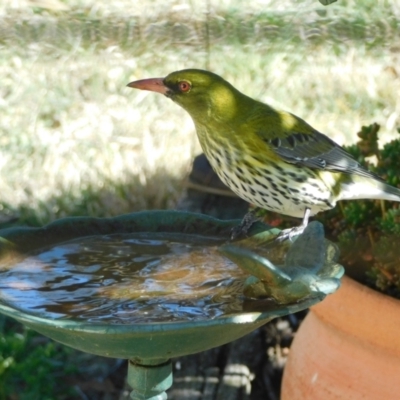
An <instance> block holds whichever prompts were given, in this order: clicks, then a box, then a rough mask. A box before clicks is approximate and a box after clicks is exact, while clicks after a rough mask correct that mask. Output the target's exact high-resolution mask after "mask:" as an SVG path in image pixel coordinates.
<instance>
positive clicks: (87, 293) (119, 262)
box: [0, 233, 248, 324]
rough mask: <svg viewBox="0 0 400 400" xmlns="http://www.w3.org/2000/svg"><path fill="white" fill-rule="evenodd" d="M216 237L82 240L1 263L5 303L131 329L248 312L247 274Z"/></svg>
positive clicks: (130, 236)
mask: <svg viewBox="0 0 400 400" xmlns="http://www.w3.org/2000/svg"><path fill="white" fill-rule="evenodd" d="M219 243H220V241H219V242H218V241H217V239H216V238H215V239H214V238H210V237H207V238H204V237H200V236H196V237H194V236H193V235H190V236H187V235H186V236H185V235H182V234H175V235H174V236H173V237H171V235H170V236H169V238H168V240H166V239H165V236H164V237H163V236H162V235H160V236H159V237H157V234H155V233H152V234H151V236H150V234H147V235H146V234H140V235H138V234H113V235H104V236H91V237H84V238H79V239H77V240H72V241H68V242H64V243H60V244H57V245H55V246H52V247H49V248H43V249H41V250H39V251H36V252H34V253H31V254H28V255H25V256H24V257H21V259H19V260H18V261H17V262H16V261H15V259H14V260H13V261H12V262H11V263H10V262H9V263H3V264H0V297H1V298H2V300H3V301H4V302H7V303H8V304H9V305H11V306H12V307H15V308H18V309H20V310H22V311H24V312H27V313H30V314H38V315H39V314H40V316H42V317H49V318H54V319H58V318H63V319H65V318H72V319H75V320H85V321H90V322H91V323H96V322H98V323H104V322H106V323H107V322H109V323H112V324H132V323H145V322H147V323H148V322H164V321H187V320H201V319H210V318H215V317H218V316H221V315H224V314H231V313H235V312H240V311H242V304H243V296H242V286H243V282H244V280H245V279H246V277H247V276H248V275H247V274H245V273H244V272H243V271H242V270H241V269H240V268H239V267H238V266H236V265H235V264H234V263H233V262H231V261H229V260H227V259H226V258H224V257H223V256H222V255H220V254H219V253H218V251H217V250H216V245H217V244H219Z"/></svg>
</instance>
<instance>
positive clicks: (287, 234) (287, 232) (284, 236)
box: [275, 225, 307, 242]
mask: <svg viewBox="0 0 400 400" xmlns="http://www.w3.org/2000/svg"><path fill="white" fill-rule="evenodd" d="M306 227H307V225H299V226H295V227H294V228H289V229H284V230H282V231H281V233H280V234H279V235H278V236H277V237H276V239H275V240H276V241H277V242H284V241H285V240H288V239H289V240H292V239H293V238H294V237H295V236H297V235H301V234H302V233H303V232H304V229H306Z"/></svg>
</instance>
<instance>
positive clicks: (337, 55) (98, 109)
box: [0, 0, 400, 223]
mask: <svg viewBox="0 0 400 400" xmlns="http://www.w3.org/2000/svg"><path fill="white" fill-rule="evenodd" d="M44 3H46V4H47V6H48V7H49V6H51V7H50V8H51V9H42V8H37V7H36V8H35V7H32V4H33V5H35V6H37V5H43V4H44ZM339 3H340V4H336V3H335V4H333V5H331V6H329V7H323V6H321V5H320V4H319V3H318V2H317V0H309V1H297V2H292V1H289V0H286V1H277V0H275V1H273V0H270V1H261V0H259V1H255V2H250V3H249V4H250V5H248V4H246V7H244V6H243V3H241V2H235V1H234V0H225V1H222V2H217V1H213V0H210V4H209V6H207V2H194V1H172V0H171V1H169V2H164V1H161V0H157V1H150V0H148V1H145V0H143V1H141V2H132V1H130V0H120V1H113V2H99V1H94V0H74V1H73V0H70V1H64V2H60V1H59V2H58V3H57V2H55V0H40V1H39V0H33V1H30V2H28V1H22V0H21V1H16V0H14V1H9V0H0V51H1V55H2V57H1V58H0V73H1V76H2V85H1V87H0V110H1V115H2V118H1V120H0V171H1V172H0V194H1V197H0V209H3V212H4V213H15V214H19V215H21V216H22V218H24V219H25V220H27V221H28V222H29V223H43V222H46V221H48V220H50V219H54V218H58V217H61V216H64V215H76V214H88V215H97V216H105V215H115V214H121V213H125V212H129V211H134V210H140V209H146V208H166V207H173V206H174V204H175V202H176V199H177V198H178V197H179V195H180V192H181V190H182V185H181V184H180V182H181V180H182V178H183V177H184V175H185V174H186V173H187V171H188V169H189V168H190V162H191V160H192V158H193V156H194V155H195V154H196V153H198V152H200V149H199V145H198V144H197V139H196V137H195V134H194V130H193V126H192V123H191V121H190V119H189V117H188V116H187V115H186V114H185V112H184V111H183V110H181V109H179V108H178V107H177V106H176V105H174V104H173V103H172V102H170V101H169V100H167V99H165V98H163V97H161V96H157V95H155V94H151V93H144V92H137V91H132V90H131V89H128V88H126V87H125V85H126V84H127V83H128V82H129V81H131V80H133V79H137V78H144V77H151V76H164V75H166V74H167V73H169V72H171V71H173V70H176V69H180V68H187V67H200V68H204V67H207V66H209V68H210V69H212V70H213V71H215V72H217V73H219V74H221V75H223V76H224V77H226V78H227V79H228V80H230V81H231V82H232V83H233V84H234V85H235V86H236V87H238V88H239V89H240V90H242V91H243V92H245V93H247V94H249V95H250V96H253V97H255V98H259V99H261V100H264V101H266V102H269V103H271V104H272V105H274V106H277V107H279V108H284V109H286V110H289V111H291V112H294V113H295V114H297V115H299V116H301V117H303V118H305V119H306V120H307V121H309V122H310V123H311V124H312V125H314V126H315V127H316V128H318V129H320V130H321V131H323V132H325V133H326V134H328V135H330V136H331V137H333V138H334V139H336V140H338V141H339V142H341V143H344V142H347V143H349V142H351V141H352V140H354V139H355V134H356V132H357V131H358V130H359V128H360V126H361V125H363V124H369V123H372V122H378V123H380V124H381V125H382V132H383V134H384V135H385V138H386V140H388V139H389V138H391V137H394V135H395V128H396V127H397V126H399V125H400V96H399V93H400V78H399V75H400V69H399V67H398V65H400V63H399V54H400V53H399V51H400V42H398V38H397V36H396V35H397V29H398V26H399V25H400V5H399V4H397V5H396V4H393V3H396V2H390V1H380V2H378V3H377V2H376V1H374V2H372V1H366V2H363V4H362V5H360V4H359V5H358V6H357V5H354V4H353V3H354V2H350V1H347V2H345V1H341V2H339ZM57 5H58V7H57ZM60 5H61V7H60ZM62 5H63V6H64V8H66V10H62V9H61V8H62ZM361 7H362V8H361ZM372 7H373V12H370V11H371V8H372ZM207 12H208V13H207ZM396 27H397V29H396ZM207 29H208V30H207ZM207 32H208V33H207Z"/></svg>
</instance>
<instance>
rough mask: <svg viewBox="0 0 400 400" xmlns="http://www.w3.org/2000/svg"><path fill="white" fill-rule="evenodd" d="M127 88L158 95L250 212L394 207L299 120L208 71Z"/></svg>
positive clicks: (391, 191) (379, 183)
mask: <svg viewBox="0 0 400 400" xmlns="http://www.w3.org/2000/svg"><path fill="white" fill-rule="evenodd" d="M128 86H130V87H134V88H138V89H144V90H151V91H156V92H159V93H162V94H164V95H166V96H167V97H169V98H171V99H172V100H173V101H174V102H176V103H177V104H179V105H180V106H181V107H183V108H184V109H185V110H186V111H187V112H188V113H189V114H190V116H191V117H192V119H193V121H194V124H195V127H196V131H197V135H198V137H199V140H200V144H201V147H202V148H203V151H204V153H205V154H206V156H207V158H208V160H209V161H210V163H211V165H212V167H213V168H214V170H215V171H216V173H217V174H218V175H219V177H220V178H221V180H222V181H223V182H224V183H225V184H226V185H227V186H229V187H230V188H231V189H232V190H233V191H234V192H235V193H236V194H237V195H238V196H240V197H241V198H243V199H245V200H247V201H249V202H250V203H252V204H255V205H256V206H259V207H262V208H264V209H267V210H272V211H276V212H279V213H282V214H286V215H291V216H294V217H303V216H304V215H305V213H306V210H310V212H311V215H314V214H316V213H318V212H320V211H324V210H328V209H330V208H333V207H334V206H335V204H336V202H337V201H338V200H346V199H362V198H371V199H386V200H394V201H400V190H399V189H397V188H394V187H392V186H390V185H388V184H386V183H385V182H384V181H383V180H382V179H381V178H379V177H378V176H376V175H375V174H373V173H372V172H369V171H367V170H366V169H364V168H363V167H362V166H361V165H360V164H359V163H358V162H357V161H355V160H354V159H353V158H352V157H351V156H350V155H349V154H348V153H346V152H345V151H344V150H343V149H342V148H341V147H340V146H339V145H337V144H336V143H335V142H333V141H332V140H331V139H329V138H328V137H327V136H325V135H323V134H322V133H320V132H318V131H317V130H315V129H314V128H313V127H311V126H310V125H308V124H307V123H306V122H305V121H303V120H302V119H301V118H299V117H296V116H295V115H293V114H290V113H288V112H283V111H278V110H275V109H274V108H272V107H270V106H269V105H267V104H264V103H261V102H259V101H256V100H253V99H252V98H250V97H248V96H246V95H244V94H243V93H241V92H239V91H238V90H237V89H235V88H234V87H233V86H232V85H231V84H230V83H228V82H227V81H225V80H224V79H223V78H221V77H220V76H218V75H215V74H213V73H211V72H209V71H203V70H198V69H187V70H182V71H177V72H173V73H171V74H170V75H168V76H167V77H165V78H154V79H144V80H140V81H136V82H132V83H130V84H129V85H128Z"/></svg>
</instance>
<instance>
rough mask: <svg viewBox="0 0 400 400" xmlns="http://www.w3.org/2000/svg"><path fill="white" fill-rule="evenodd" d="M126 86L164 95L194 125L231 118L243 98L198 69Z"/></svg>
mask: <svg viewBox="0 0 400 400" xmlns="http://www.w3.org/2000/svg"><path fill="white" fill-rule="evenodd" d="M128 86H129V87H132V88H135V89H142V90H150V91H153V92H158V93H162V94H164V95H165V96H167V97H169V98H170V99H172V100H173V101H174V102H175V103H177V104H179V105H180V106H181V107H183V108H184V109H185V110H186V111H187V112H188V113H189V114H190V115H191V117H192V118H193V119H194V120H195V121H196V122H201V121H204V120H205V119H209V118H212V119H215V120H223V119H229V118H233V117H234V116H235V115H237V114H236V112H237V111H238V110H240V109H241V104H240V102H241V100H243V99H242V98H245V97H246V96H244V95H243V94H242V93H240V92H239V91H238V90H237V89H235V88H234V87H233V86H232V85H231V84H230V83H228V82H227V81H225V80H224V79H223V78H221V77H220V76H218V75H216V74H214V73H212V72H209V71H204V70H201V69H185V70H182V71H176V72H172V73H171V74H169V75H168V76H166V77H165V78H151V79H142V80H139V81H134V82H131V83H129V84H128Z"/></svg>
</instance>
